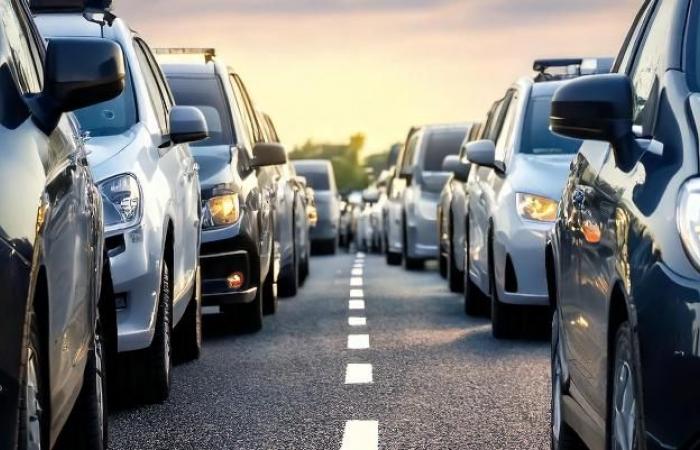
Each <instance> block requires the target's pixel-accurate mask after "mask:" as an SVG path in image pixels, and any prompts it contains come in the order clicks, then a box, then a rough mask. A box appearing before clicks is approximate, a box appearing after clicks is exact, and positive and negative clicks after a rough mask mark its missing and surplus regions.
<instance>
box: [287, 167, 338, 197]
mask: <svg viewBox="0 0 700 450" xmlns="http://www.w3.org/2000/svg"><path fill="white" fill-rule="evenodd" d="M296 170H297V173H298V174H299V175H301V176H302V177H305V178H306V183H307V184H308V185H309V186H311V187H312V188H313V189H314V190H316V191H330V189H331V184H330V181H329V179H328V173H327V172H319V171H318V168H310V167H309V168H307V167H303V166H296Z"/></svg>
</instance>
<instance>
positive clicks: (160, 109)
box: [134, 40, 168, 131]
mask: <svg viewBox="0 0 700 450" xmlns="http://www.w3.org/2000/svg"><path fill="white" fill-rule="evenodd" d="M134 50H136V57H137V58H138V60H139V66H140V67H141V73H142V74H143V77H144V80H145V81H146V89H147V90H148V97H149V98H150V100H151V105H152V106H153V109H154V110H155V113H156V117H157V118H158V124H159V125H160V129H161V131H165V130H167V129H168V119H167V116H168V112H167V109H166V106H165V101H164V100H163V97H162V96H161V93H160V87H159V86H158V80H157V79H156V76H155V74H154V73H153V71H152V70H151V65H150V63H149V61H148V56H146V52H145V50H144V49H143V47H141V44H140V42H139V41H138V40H136V45H134Z"/></svg>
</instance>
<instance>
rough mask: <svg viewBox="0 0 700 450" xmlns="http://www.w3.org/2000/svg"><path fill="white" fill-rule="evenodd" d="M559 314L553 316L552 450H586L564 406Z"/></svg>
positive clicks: (564, 388) (555, 313)
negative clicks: (569, 422) (566, 415)
mask: <svg viewBox="0 0 700 450" xmlns="http://www.w3.org/2000/svg"><path fill="white" fill-rule="evenodd" d="M560 345H561V342H560V340H559V314H558V312H557V311H556V309H555V310H554V313H553V315H552V361H551V368H552V378H551V379H552V407H551V414H550V425H551V426H550V431H551V444H552V445H551V448H552V450H585V449H586V446H585V445H583V442H581V439H579V437H578V436H577V435H576V433H575V432H574V430H572V429H571V427H570V426H569V425H568V424H567V423H566V419H565V418H564V416H563V411H562V405H563V403H562V402H563V396H564V391H565V390H566V389H567V388H566V386H565V385H564V384H565V380H564V376H563V370H562V364H561V359H560V357H561V352H560V350H559V346H560Z"/></svg>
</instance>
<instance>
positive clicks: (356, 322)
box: [348, 317, 367, 327]
mask: <svg viewBox="0 0 700 450" xmlns="http://www.w3.org/2000/svg"><path fill="white" fill-rule="evenodd" d="M348 325H350V326H351V327H364V326H366V325H367V319H366V318H365V317H348Z"/></svg>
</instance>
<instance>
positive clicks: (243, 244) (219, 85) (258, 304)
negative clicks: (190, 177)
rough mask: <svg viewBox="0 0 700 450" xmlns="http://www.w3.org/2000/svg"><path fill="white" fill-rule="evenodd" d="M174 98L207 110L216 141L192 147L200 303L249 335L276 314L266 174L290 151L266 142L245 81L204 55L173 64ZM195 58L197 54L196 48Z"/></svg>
mask: <svg viewBox="0 0 700 450" xmlns="http://www.w3.org/2000/svg"><path fill="white" fill-rule="evenodd" d="M186 52H187V50H180V49H159V50H158V53H159V55H160V58H162V60H163V61H164V64H163V69H164V70H165V73H166V75H167V77H168V83H169V84H170V86H171V88H172V90H173V94H174V95H175V100H176V102H177V104H179V105H194V106H197V107H198V108H199V109H201V110H202V111H203V112H204V116H205V117H206V120H207V123H208V126H209V129H210V137H209V139H207V140H204V141H202V142H199V143H197V144H195V145H193V146H192V152H193V154H194V157H195V158H196V160H197V164H198V165H199V174H200V180H201V181H200V182H201V185H202V192H201V196H202V208H203V212H202V216H203V218H202V249H201V257H200V258H201V265H202V298H203V300H202V301H203V304H204V306H218V307H219V308H220V309H221V312H222V313H223V314H224V315H225V316H227V317H228V318H230V319H232V320H234V319H235V320H237V321H238V323H241V324H242V325H243V326H244V327H246V328H247V329H248V330H249V331H252V332H255V331H258V330H260V329H261V328H262V326H263V315H264V314H273V313H274V312H275V311H276V309H277V289H276V286H275V283H276V274H275V263H274V262H275V251H274V249H275V229H274V204H273V201H272V199H273V198H274V195H275V192H276V189H277V186H276V185H275V183H274V180H273V179H271V177H270V176H267V175H265V178H264V179H263V172H262V171H261V168H263V167H267V166H274V165H280V164H284V163H285V162H286V160H287V156H286V152H285V149H284V147H282V146H281V145H280V144H277V143H265V142H262V141H263V136H262V132H261V130H260V127H259V124H258V121H257V117H256V115H255V114H254V111H255V109H254V107H253V106H252V105H253V103H252V101H251V100H250V97H249V96H248V94H247V91H246V89H245V85H244V84H243V81H242V80H241V79H240V77H239V76H238V75H237V74H236V73H235V72H233V71H231V70H229V69H228V68H227V66H226V65H225V64H223V63H222V62H221V61H220V60H219V59H218V58H217V57H216V55H215V51H213V50H211V49H209V50H203V54H202V53H200V55H201V56H202V60H201V62H196V61H193V62H190V63H174V62H172V63H167V62H165V60H166V58H169V57H168V56H167V55H171V56H172V55H179V54H182V53H186ZM193 52H195V53H197V50H193Z"/></svg>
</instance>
